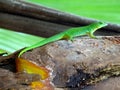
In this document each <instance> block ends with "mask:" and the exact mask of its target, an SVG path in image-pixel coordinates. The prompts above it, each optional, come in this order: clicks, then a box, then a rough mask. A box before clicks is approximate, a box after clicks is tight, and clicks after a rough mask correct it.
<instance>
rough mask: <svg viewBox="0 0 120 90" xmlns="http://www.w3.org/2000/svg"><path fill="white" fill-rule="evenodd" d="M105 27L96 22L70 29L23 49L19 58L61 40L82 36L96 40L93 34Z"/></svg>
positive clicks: (102, 23) (101, 23)
mask: <svg viewBox="0 0 120 90" xmlns="http://www.w3.org/2000/svg"><path fill="white" fill-rule="evenodd" d="M104 26H107V24H106V23H104V22H95V23H92V24H90V25H88V26H84V27H77V28H72V29H68V30H66V31H63V32H61V33H59V34H56V35H54V36H51V37H49V38H46V39H44V40H43V41H40V42H38V43H36V44H34V45H32V46H29V47H27V48H25V49H23V50H22V51H21V52H20V53H19V55H18V57H20V56H21V55H22V54H23V53H24V52H26V51H28V50H31V49H34V48H37V47H40V46H43V45H45V44H47V43H50V42H54V41H57V40H60V39H69V40H73V38H74V37H77V36H82V35H88V36H90V37H91V38H96V37H95V36H94V34H93V33H94V32H95V31H96V30H97V29H99V28H102V27H104Z"/></svg>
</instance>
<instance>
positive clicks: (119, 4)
mask: <svg viewBox="0 0 120 90" xmlns="http://www.w3.org/2000/svg"><path fill="white" fill-rule="evenodd" d="M27 1H28V2H32V3H37V4H40V5H44V6H45V7H51V8H54V9H58V10H61V11H65V12H69V13H73V14H76V15H79V16H83V17H88V18H95V19H99V20H102V21H109V22H113V23H117V24H120V9H119V8H120V0H27Z"/></svg>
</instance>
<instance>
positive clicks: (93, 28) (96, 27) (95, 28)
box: [90, 22, 108, 33]
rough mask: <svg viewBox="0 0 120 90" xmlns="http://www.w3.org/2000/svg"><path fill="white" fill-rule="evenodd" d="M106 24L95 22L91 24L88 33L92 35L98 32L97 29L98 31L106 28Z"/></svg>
mask: <svg viewBox="0 0 120 90" xmlns="http://www.w3.org/2000/svg"><path fill="white" fill-rule="evenodd" d="M107 25H108V24H107V23H105V22H95V23H92V24H91V29H90V31H91V32H92V33H94V32H95V31H96V30H98V29H100V28H102V27H105V26H107Z"/></svg>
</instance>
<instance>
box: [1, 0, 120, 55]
mask: <svg viewBox="0 0 120 90" xmlns="http://www.w3.org/2000/svg"><path fill="white" fill-rule="evenodd" d="M25 1H27V2H31V3H35V4H38V5H42V6H45V7H50V8H53V9H57V10H60V11H64V12H68V13H72V14H75V15H78V16H83V17H88V18H93V19H99V20H102V21H108V22H112V23H116V24H120V0H25ZM43 39H44V38H41V37H37V36H32V35H28V34H23V33H18V32H13V31H8V30H5V29H0V49H5V50H7V51H8V52H10V53H12V52H14V51H16V50H18V49H21V48H23V47H26V46H29V45H32V44H34V43H36V42H38V41H40V40H43ZM33 41H34V42H33Z"/></svg>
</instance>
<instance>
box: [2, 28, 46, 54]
mask: <svg viewBox="0 0 120 90" xmlns="http://www.w3.org/2000/svg"><path fill="white" fill-rule="evenodd" d="M43 39H44V38H42V37H37V36H33V35H29V34H24V33H19V32H14V31H9V30H5V29H0V49H4V50H5V51H7V52H9V53H13V52H15V51H16V50H19V49H22V48H24V47H27V46H30V45H32V44H35V43H37V42H39V41H41V40H43Z"/></svg>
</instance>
